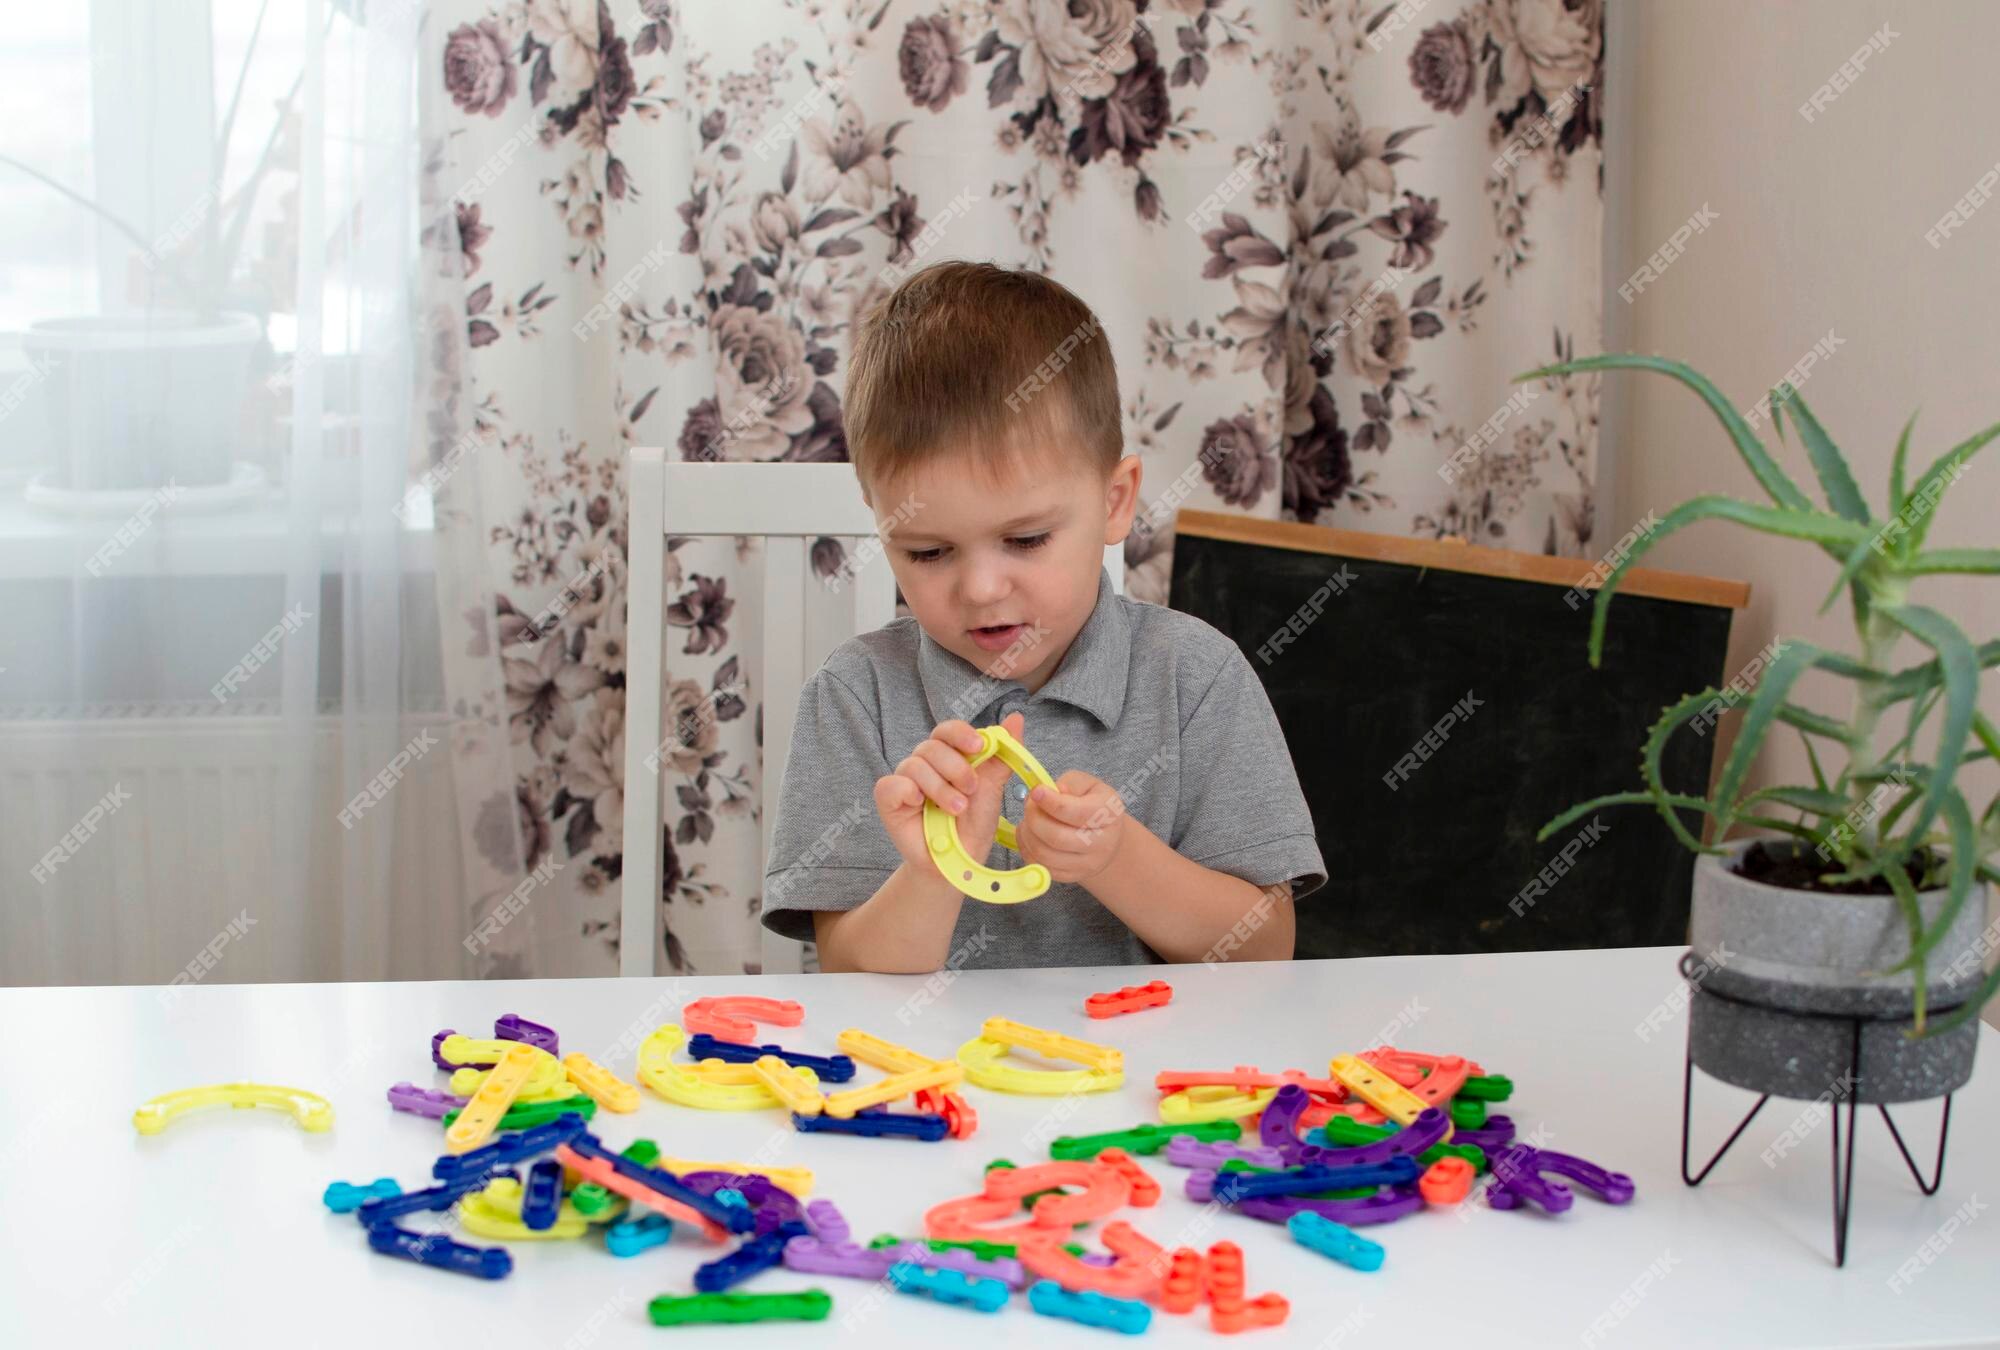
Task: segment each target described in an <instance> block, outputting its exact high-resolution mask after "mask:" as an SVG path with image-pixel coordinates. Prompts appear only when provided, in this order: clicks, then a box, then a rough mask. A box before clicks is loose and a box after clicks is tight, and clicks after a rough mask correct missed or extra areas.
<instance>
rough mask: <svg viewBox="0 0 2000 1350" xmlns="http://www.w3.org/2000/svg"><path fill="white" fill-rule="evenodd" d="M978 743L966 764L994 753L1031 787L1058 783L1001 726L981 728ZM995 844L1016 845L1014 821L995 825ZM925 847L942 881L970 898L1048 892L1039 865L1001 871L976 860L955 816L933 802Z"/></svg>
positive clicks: (1016, 900) (999, 899)
mask: <svg viewBox="0 0 2000 1350" xmlns="http://www.w3.org/2000/svg"><path fill="white" fill-rule="evenodd" d="M979 739H980V740H981V741H983V742H984V744H983V745H981V746H980V747H979V749H977V750H975V751H973V752H972V753H971V754H970V755H968V756H966V760H965V762H966V763H967V764H970V765H972V766H973V767H974V768H977V767H978V766H979V765H981V764H984V763H985V762H986V761H987V760H989V759H992V758H993V757H994V756H996V755H997V756H999V759H1000V762H1001V763H1002V764H1005V765H1006V766H1007V767H1008V768H1010V769H1012V770H1013V771H1014V776H1015V777H1017V778H1019V779H1020V780H1021V781H1022V782H1024V783H1027V784H1028V785H1029V786H1030V787H1034V786H1036V785H1040V786H1042V787H1049V788H1053V787H1054V786H1055V785H1056V780H1055V779H1053V778H1051V777H1049V771H1048V770H1047V769H1044V768H1043V767H1042V766H1041V765H1040V764H1039V763H1037V762H1036V761H1035V757H1034V756H1033V755H1031V754H1029V753H1028V751H1027V747H1026V746H1023V745H1022V744H1021V743H1020V742H1019V741H1017V740H1015V739H1014V737H1013V736H1012V734H1010V733H1009V732H1008V730H1007V729H1006V728H1005V727H997V726H994V727H981V728H979ZM993 840H994V842H995V843H997V844H999V845H1000V847H1002V848H1009V849H1011V848H1013V847H1015V844H1014V823H1013V822H1012V821H1010V820H1008V819H1007V818H1006V817H1005V816H1002V817H1001V818H1000V823H999V824H998V825H997V826H995V827H994V830H993ZM924 843H925V845H926V846H928V847H929V849H930V854H931V861H932V862H933V863H934V864H936V865H937V869H938V871H939V872H940V873H941V874H942V875H943V876H944V879H945V880H946V881H949V882H950V883H951V884H952V885H954V886H956V887H958V889H959V890H961V891H963V892H965V894H966V895H968V896H970V897H971V898H972V899H974V900H984V901H985V902H986V903H987V904H989V905H1018V904H1020V903H1021V902H1022V901H1023V900H1032V899H1034V898H1035V897H1036V896H1038V895H1040V894H1041V893H1042V892H1044V891H1046V890H1048V888H1049V869H1048V868H1046V867H1044V866H1042V865H1041V864H1040V863H1029V864H1028V865H1027V866H1026V867H1017V868H1015V869H1014V870H1013V871H1011V872H999V871H995V870H994V869H993V868H991V867H986V866H984V865H982V864H980V863H978V862H976V861H974V860H973V857H972V855H971V854H969V853H967V852H966V851H965V845H964V843H963V842H961V841H960V839H959V837H958V818H957V817H956V816H954V815H952V814H951V813H950V812H949V811H946V810H945V809H944V808H943V807H941V806H939V805H938V804H937V803H936V802H933V801H926V802H925V803H924Z"/></svg>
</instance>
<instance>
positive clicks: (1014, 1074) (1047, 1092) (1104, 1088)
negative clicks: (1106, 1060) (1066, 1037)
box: [958, 1036, 1125, 1097]
mask: <svg viewBox="0 0 2000 1350" xmlns="http://www.w3.org/2000/svg"><path fill="white" fill-rule="evenodd" d="M1006 1057H1007V1047H1006V1046H1005V1045H1002V1044H1001V1043H1000V1042H998V1041H993V1040H988V1039H987V1038H986V1037H984V1036H975V1037H973V1038H972V1039H971V1040H969V1041H967V1042H966V1043H965V1044H964V1045H961V1046H959V1047H958V1062H959V1064H961V1065H963V1066H964V1069H965V1078H966V1081H967V1082H970V1083H972V1084H974V1085H976V1086H978V1087H983V1088H985V1089H987V1090H988V1091H989V1092H1012V1093H1018V1094H1020V1095H1023V1096H1037V1097H1067V1096H1073V1095H1075V1094H1078V1093H1084V1092H1115V1091H1116V1090H1117V1089H1119V1088H1121V1087H1123V1086H1124V1085H1125V1071H1124V1069H1122V1068H1116V1069H1028V1068H1022V1067H1020V1066H1018V1065H1014V1064H1008V1063H1006V1062H1004V1061H1005V1059H1006Z"/></svg>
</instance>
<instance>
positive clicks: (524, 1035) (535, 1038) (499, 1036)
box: [493, 1013, 562, 1059]
mask: <svg viewBox="0 0 2000 1350" xmlns="http://www.w3.org/2000/svg"><path fill="white" fill-rule="evenodd" d="M493 1036H494V1039H496V1040H502V1041H524V1042H526V1043H527V1044H529V1045H532V1046H534V1047H535V1048H536V1049H537V1050H546V1051H548V1052H549V1053H550V1054H552V1055H554V1056H555V1057H556V1058H557V1059H561V1058H562V1052H561V1051H559V1050H558V1049H557V1048H556V1046H557V1044H558V1042H557V1041H556V1033H555V1030H554V1028H552V1027H545V1026H543V1025H542V1024H541V1023H540V1022H530V1021H529V1020H528V1019H527V1018H525V1017H523V1016H521V1015H520V1014H519V1013H502V1014H501V1015H500V1016H499V1017H497V1018H495V1019H494V1020H493Z"/></svg>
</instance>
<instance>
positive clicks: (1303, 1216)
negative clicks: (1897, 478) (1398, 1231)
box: [1285, 1210, 1383, 1270]
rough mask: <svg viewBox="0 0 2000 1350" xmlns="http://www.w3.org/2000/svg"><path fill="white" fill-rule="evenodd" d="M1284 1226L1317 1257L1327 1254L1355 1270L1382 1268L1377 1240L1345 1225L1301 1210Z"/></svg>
mask: <svg viewBox="0 0 2000 1350" xmlns="http://www.w3.org/2000/svg"><path fill="white" fill-rule="evenodd" d="M1285 1227H1286V1229H1287V1230H1289V1231H1290V1233H1291V1235H1292V1237H1293V1238H1295V1239H1296V1240H1297V1241H1298V1244H1299V1245H1300V1246H1301V1247H1309V1248H1311V1249H1312V1250H1313V1251H1316V1252H1318V1253H1319V1254H1320V1255H1321V1256H1330V1257H1332V1258H1333V1259H1334V1260H1336V1261H1338V1262H1340V1264H1342V1265H1343V1266H1352V1267H1354V1268H1355V1269H1356V1270H1380V1269H1381V1268H1382V1256H1383V1252H1382V1244H1381V1243H1379V1242H1370V1241H1369V1240H1368V1239H1367V1238H1365V1237H1362V1236H1361V1235H1360V1234H1359V1233H1357V1232H1355V1231H1354V1230H1353V1229H1352V1228H1349V1227H1348V1226H1347V1225H1346V1224H1340V1223H1335V1222H1334V1221H1333V1220H1332V1219H1329V1218H1327V1217H1326V1216H1325V1215H1324V1214H1315V1213H1313V1212H1312V1211H1311V1210H1301V1211H1300V1212H1299V1213H1297V1214H1294V1215H1292V1217H1291V1218H1289V1219H1287V1220H1285Z"/></svg>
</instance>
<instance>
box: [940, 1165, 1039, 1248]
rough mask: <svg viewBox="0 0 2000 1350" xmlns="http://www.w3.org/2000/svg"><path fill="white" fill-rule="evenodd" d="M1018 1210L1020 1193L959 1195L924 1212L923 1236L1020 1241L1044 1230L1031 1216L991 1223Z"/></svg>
mask: <svg viewBox="0 0 2000 1350" xmlns="http://www.w3.org/2000/svg"><path fill="white" fill-rule="evenodd" d="M988 1175H991V1173H989V1174H988ZM1020 1212H1021V1200H1020V1197H1019V1196H998V1197H996V1196H991V1195H987V1194H985V1193H984V1192H982V1193H980V1194H978V1195H961V1196H959V1197H958V1198H957V1199H954V1200H946V1201H945V1202H943V1203H942V1204H937V1205H932V1206H931V1207H930V1209H928V1210H927V1211H925V1213H924V1236H925V1237H933V1238H942V1239H944V1240H946V1241H948V1242H1019V1241H1022V1240H1025V1239H1026V1238H1027V1237H1029V1236H1030V1235H1032V1234H1034V1233H1038V1232H1042V1231H1044V1230H1043V1229H1041V1228H1039V1227H1038V1226H1037V1225H1036V1223H1035V1221H1034V1220H1033V1219H1023V1220H1022V1221H1021V1222H1019V1223H1011V1224H1000V1225H998V1226H994V1224H995V1221H996V1220H999V1219H1007V1218H1012V1217H1014V1216H1015V1215H1018V1214H1019V1213H1020Z"/></svg>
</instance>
